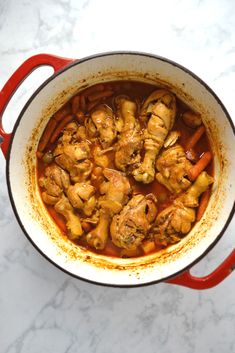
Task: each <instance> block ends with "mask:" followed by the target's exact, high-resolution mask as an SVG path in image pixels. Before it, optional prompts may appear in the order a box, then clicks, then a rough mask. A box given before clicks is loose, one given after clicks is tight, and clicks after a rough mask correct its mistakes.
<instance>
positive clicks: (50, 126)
mask: <svg viewBox="0 0 235 353" xmlns="http://www.w3.org/2000/svg"><path fill="white" fill-rule="evenodd" d="M55 128H56V121H55V120H54V119H53V118H52V119H51V120H50V121H49V123H48V124H47V126H46V129H45V130H44V133H43V135H42V137H41V139H40V141H39V144H38V151H39V152H43V150H44V149H45V147H46V145H47V143H48V142H49V140H50V138H51V135H52V133H53V131H54V130H55Z"/></svg>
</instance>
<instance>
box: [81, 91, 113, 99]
mask: <svg viewBox="0 0 235 353" xmlns="http://www.w3.org/2000/svg"><path fill="white" fill-rule="evenodd" d="M112 95H113V91H111V90H107V91H102V92H97V93H93V94H91V95H89V96H87V98H88V100H89V102H94V101H97V100H98V99H102V98H107V97H110V96H112Z"/></svg>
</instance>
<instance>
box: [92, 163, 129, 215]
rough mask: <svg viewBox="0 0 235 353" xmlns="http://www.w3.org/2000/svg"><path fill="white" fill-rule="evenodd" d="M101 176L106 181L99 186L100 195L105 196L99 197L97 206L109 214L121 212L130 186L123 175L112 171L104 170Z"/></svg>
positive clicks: (127, 197)
mask: <svg viewBox="0 0 235 353" xmlns="http://www.w3.org/2000/svg"><path fill="white" fill-rule="evenodd" d="M103 175H104V176H105V178H106V179H107V180H108V181H105V182H104V183H103V184H101V186H100V193H101V194H105V195H104V196H102V197H100V200H99V204H100V206H101V207H102V208H104V209H106V210H108V211H109V212H110V213H111V214H115V213H118V212H120V211H121V209H122V207H123V205H125V204H126V203H127V201H128V199H129V195H130V192H131V186H130V183H129V180H128V179H127V177H126V176H125V174H124V173H121V172H118V171H117V170H114V169H108V168H106V169H104V170H103Z"/></svg>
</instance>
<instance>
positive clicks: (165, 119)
mask: <svg viewBox="0 0 235 353" xmlns="http://www.w3.org/2000/svg"><path fill="white" fill-rule="evenodd" d="M175 115H176V99H175V96H174V95H173V94H172V93H171V92H169V91H167V90H165V89H159V90H156V91H154V92H153V93H152V94H151V95H150V96H149V97H148V98H147V100H146V101H145V102H144V105H143V107H142V110H141V116H142V117H144V118H147V119H148V122H147V128H146V129H145V132H144V150H145V154H144V159H143V162H142V163H141V164H140V166H139V167H138V168H137V169H135V170H134V171H133V176H134V178H135V179H136V180H137V181H139V182H143V183H145V184H148V183H151V182H152V181H153V180H154V176H155V159H156V157H157V155H158V153H159V151H160V149H161V147H162V146H163V144H164V141H165V139H166V137H167V135H168V132H169V131H170V130H171V129H172V126H173V124H174V121H175Z"/></svg>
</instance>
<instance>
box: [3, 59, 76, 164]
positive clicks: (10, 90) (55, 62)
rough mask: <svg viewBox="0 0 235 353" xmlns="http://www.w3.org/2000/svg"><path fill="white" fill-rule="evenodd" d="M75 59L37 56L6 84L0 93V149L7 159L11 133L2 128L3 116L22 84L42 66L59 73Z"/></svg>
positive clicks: (21, 66) (27, 62)
mask: <svg viewBox="0 0 235 353" xmlns="http://www.w3.org/2000/svg"><path fill="white" fill-rule="evenodd" d="M72 61H74V59H69V58H62V57H59V56H55V55H50V54H37V55H34V56H32V57H30V58H29V59H27V60H26V61H25V62H24V63H23V64H22V65H20V66H19V67H18V69H17V70H16V71H15V72H14V73H13V75H12V76H11V77H10V78H9V80H8V81H7V82H6V84H5V85H4V86H3V88H2V90H1V91H0V148H1V149H2V152H3V154H4V156H5V157H6V155H7V151H8V147H9V142H10V138H11V133H6V132H5V131H4V129H3V126H2V115H3V113H4V110H5V109H6V107H7V104H8V103H9V101H10V99H11V97H12V96H13V94H14V92H15V91H16V90H17V88H18V87H19V86H20V84H21V83H22V82H23V81H24V80H25V79H26V77H27V76H28V75H29V74H31V73H32V72H33V71H34V70H35V69H36V68H38V67H39V66H42V65H48V66H52V67H53V69H54V71H55V72H57V71H59V70H60V69H62V68H63V67H65V66H66V65H68V64H69V63H71V62H72Z"/></svg>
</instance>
